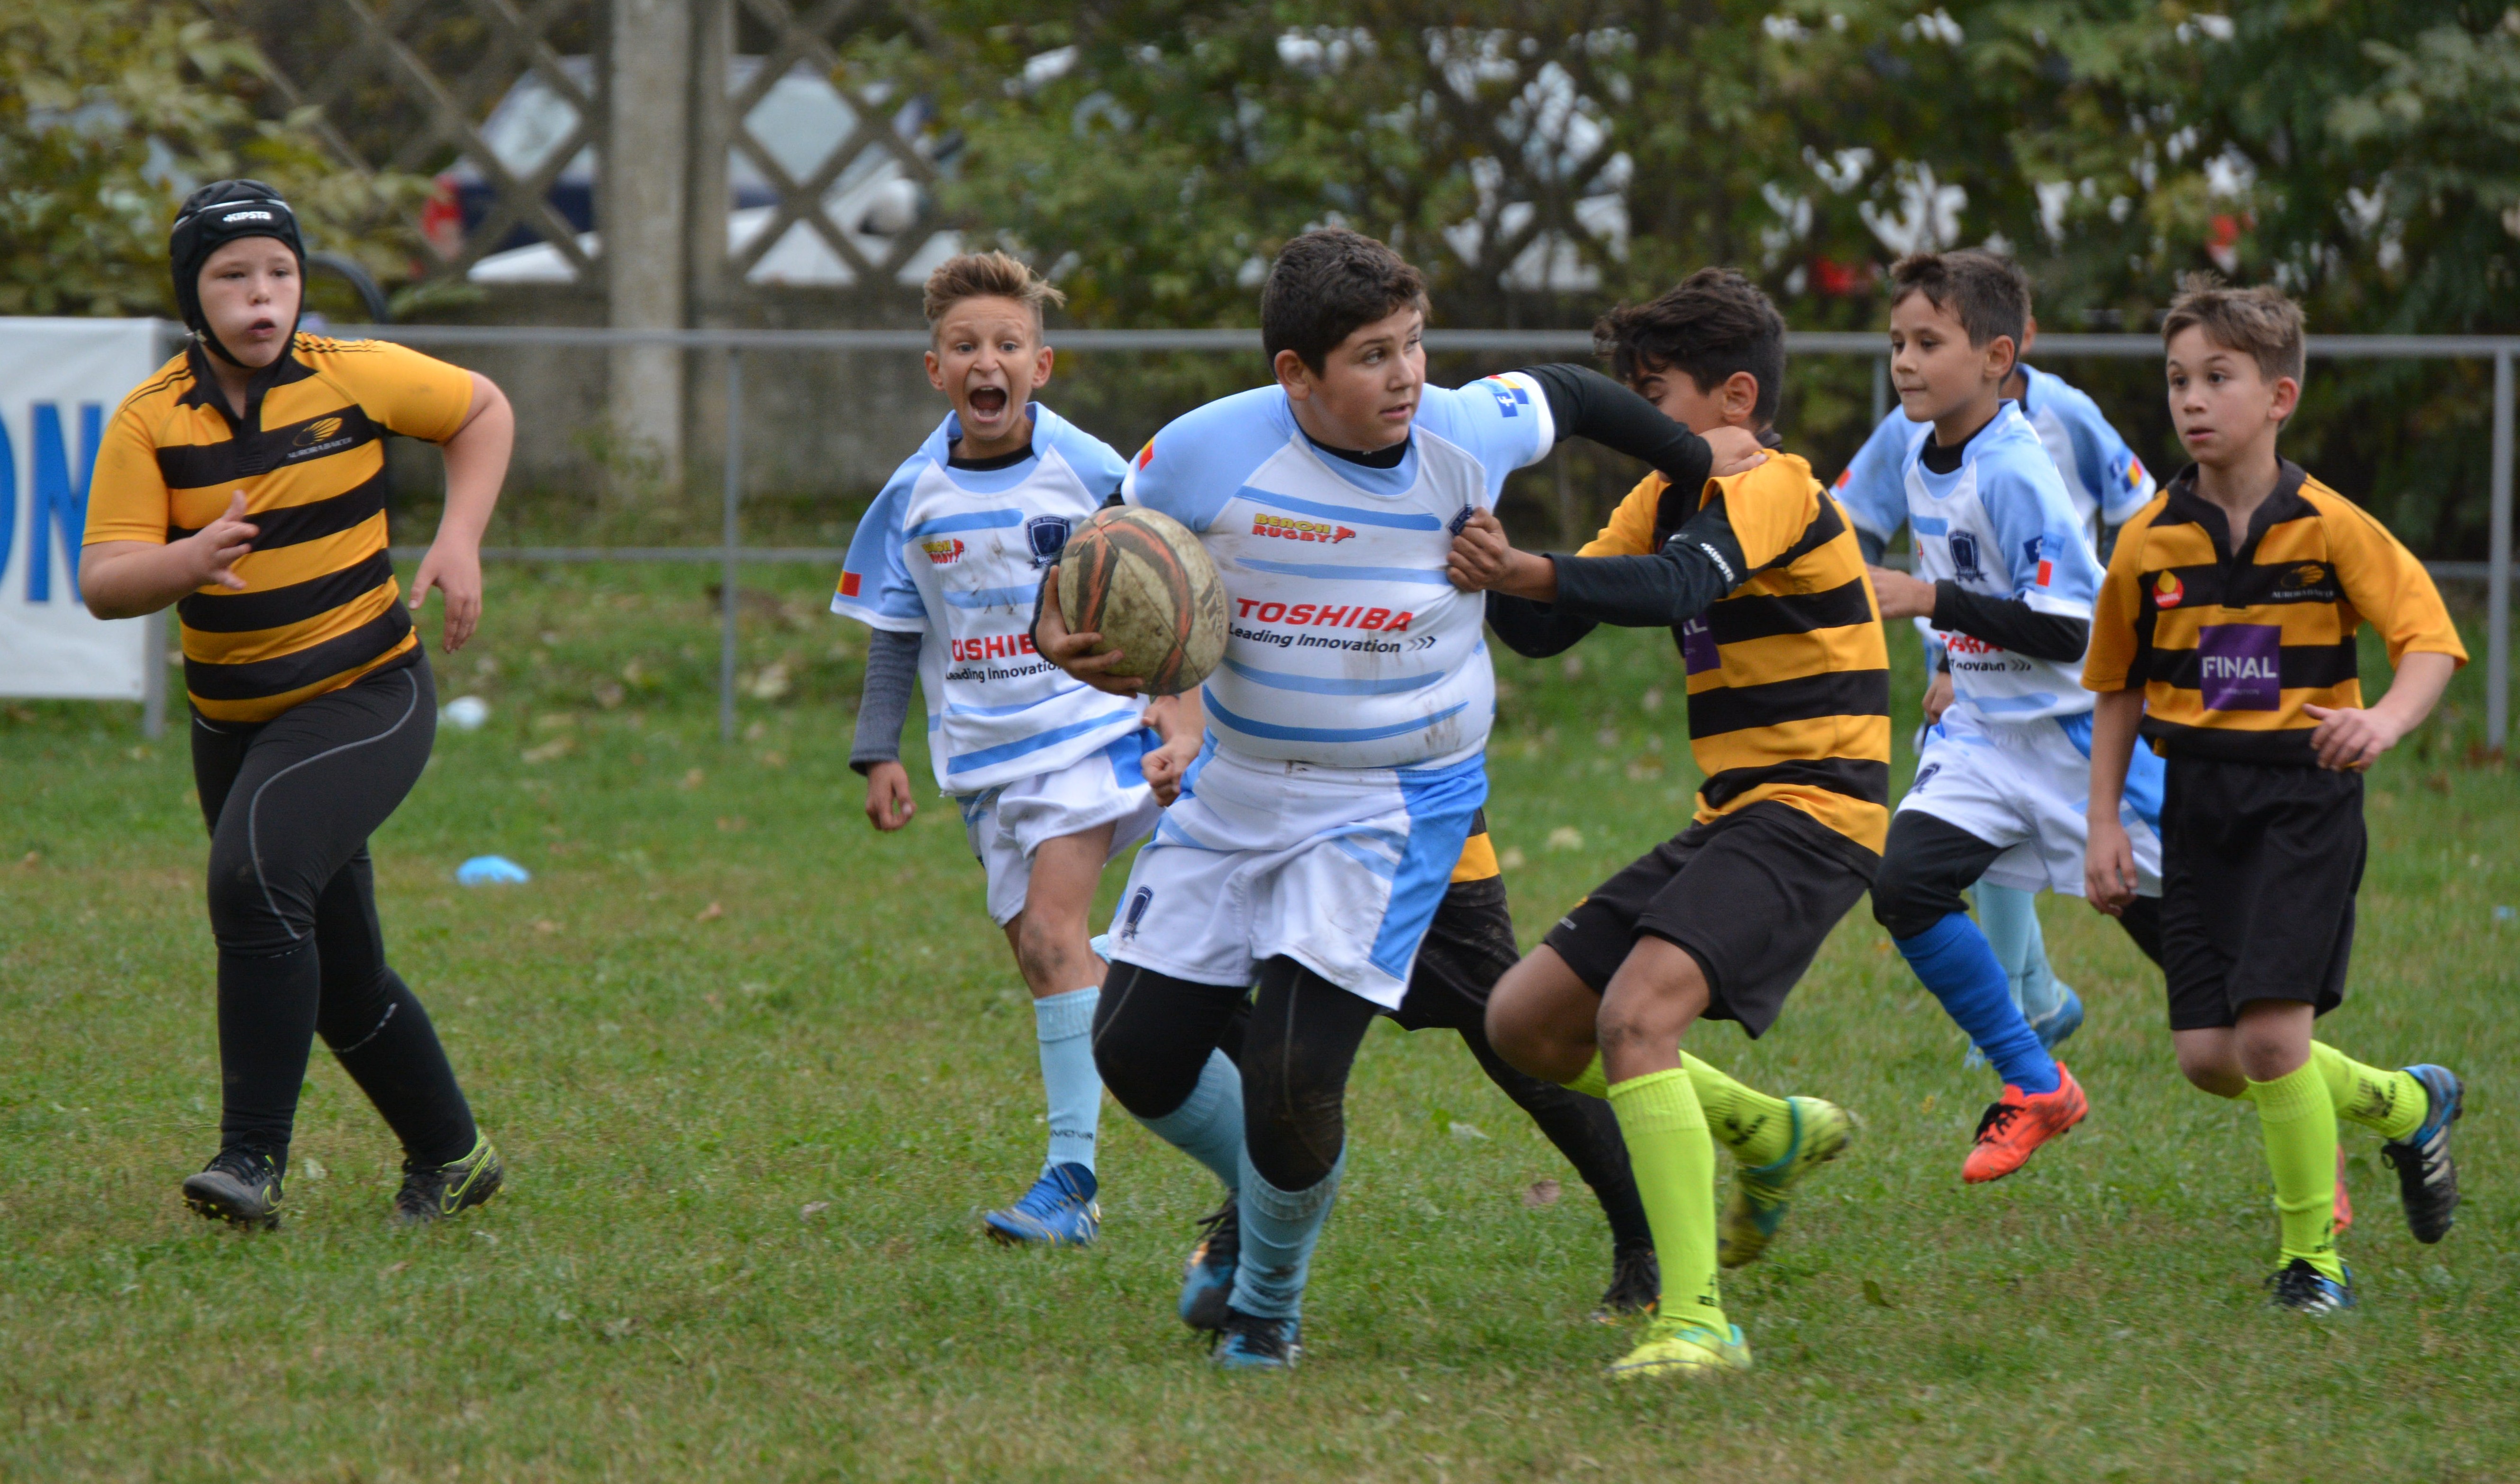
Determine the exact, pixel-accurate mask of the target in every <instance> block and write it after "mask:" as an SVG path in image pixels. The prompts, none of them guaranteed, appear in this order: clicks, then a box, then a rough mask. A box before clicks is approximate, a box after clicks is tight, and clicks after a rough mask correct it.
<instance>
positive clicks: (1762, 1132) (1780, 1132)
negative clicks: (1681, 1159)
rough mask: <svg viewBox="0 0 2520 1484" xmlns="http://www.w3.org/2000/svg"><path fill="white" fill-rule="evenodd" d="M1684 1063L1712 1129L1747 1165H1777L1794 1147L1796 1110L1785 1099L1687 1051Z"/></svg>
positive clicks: (1681, 1055) (1689, 1081)
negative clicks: (1737, 1078) (1768, 1092)
mask: <svg viewBox="0 0 2520 1484" xmlns="http://www.w3.org/2000/svg"><path fill="white" fill-rule="evenodd" d="M1680 1065H1681V1069H1682V1070H1683V1071H1686V1072H1688V1085H1689V1086H1690V1087H1693V1088H1695V1089H1696V1090H1697V1104H1698V1106H1700V1107H1702V1108H1704V1109H1705V1110H1706V1124H1707V1130H1708V1132H1710V1133H1712V1134H1713V1135H1714V1136H1715V1142H1716V1143H1718V1144H1720V1145H1722V1146H1724V1147H1726V1148H1728V1149H1731V1150H1732V1151H1733V1158H1735V1159H1738V1160H1739V1161H1741V1162H1742V1163H1743V1164H1749V1165H1760V1164H1774V1163H1776V1162H1777V1161H1778V1160H1779V1159H1782V1158H1784V1157H1785V1153H1786V1151H1787V1150H1789V1149H1791V1148H1792V1147H1794V1114H1793V1109H1791V1108H1789V1107H1787V1106H1785V1100H1784V1099H1782V1098H1771V1097H1769V1096H1768V1095H1767V1094H1765V1093H1763V1092H1760V1091H1759V1090H1758V1089H1757V1088H1754V1087H1748V1086H1745V1085H1744V1084H1742V1083H1739V1082H1735V1081H1733V1079H1732V1078H1731V1077H1728V1076H1726V1075H1725V1074H1724V1073H1722V1072H1720V1071H1717V1070H1716V1069H1715V1068H1714V1067H1712V1066H1709V1065H1707V1064H1706V1063H1705V1062H1703V1061H1700V1060H1698V1059H1697V1058H1696V1057H1692V1056H1690V1055H1689V1054H1688V1053H1687V1052H1682V1053H1681V1054H1680Z"/></svg>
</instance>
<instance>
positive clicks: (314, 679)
mask: <svg viewBox="0 0 2520 1484" xmlns="http://www.w3.org/2000/svg"><path fill="white" fill-rule="evenodd" d="M471 407H472V373H471V372H468V371H466V370H464V369H463V368H461V367H458V366H449V365H447V364H446V363H445V362H444V361H439V360H434V359H431V358H430V357H428V356H425V355H422V354H421V353H420V352H418V351H416V350H411V349H407V348H405V347H403V346H400V345H393V344H388V343H385V342H384V341H382V340H335V339H328V338H325V337H321V336H314V335H305V334H300V335H299V336H298V337H296V338H295V340H294V341H293V342H292V344H291V347H290V353H289V354H287V355H285V356H283V357H282V358H281V359H280V360H279V361H277V362H275V363H273V365H272V366H271V367H269V368H266V369H265V371H264V372H262V373H261V374H260V375H257V376H256V377H255V378H254V382H253V389H252V391H251V392H250V393H249V394H248V398H247V402H246V413H245V416H244V417H242V418H239V417H237V416H236V415H235V414H234V413H233V412H232V411H231V410H230V408H229V406H228V401H227V398H226V397H225V396H223V395H222V394H221V393H220V391H219V389H218V383H217V382H216V380H215V379H214V378H213V377H212V375H211V373H210V368H209V365H208V362H207V360H206V353H205V352H204V351H203V349H202V348H201V346H200V345H198V344H195V345H191V346H188V347H187V348H186V350H185V352H184V353H183V354H182V355H179V356H177V357H176V358H175V359H174V360H172V361H169V362H167V363H166V365H164V366H163V367H160V368H159V369H158V374H157V375H156V376H154V377H151V378H150V379H149V380H148V381H147V382H142V383H141V385H140V386H139V388H138V389H137V390H135V391H133V392H132V393H131V394H130V395H129V396H127V397H125V398H123V401H122V406H121V407H120V408H119V409H118V410H117V411H116V412H115V413H114V415H113V423H112V427H109V428H108V429H107V431H106V435H105V444H104V447H103V448H102V449H100V450H99V451H98V454H97V460H96V473H95V476H94V478H93V479H92V480H91V481H90V484H89V489H88V505H87V540H88V541H89V542H90V543H95V542H99V541H149V542H156V543H159V544H163V543H165V542H169V541H180V540H182V539H184V538H185V537H187V536H190V535H192V534H193V533H194V532H195V531H198V530H200V529H201V528H202V527H203V526H204V525H207V524H209V523H210V522H211V521H212V520H214V519H216V518H218V517H219V516H220V515H221V514H222V513H223V512H225V511H226V510H227V507H228V501H229V499H230V498H231V497H232V496H233V495H234V494H236V493H237V492H239V491H242V492H243V493H244V494H245V497H246V518H247V519H248V520H250V521H251V522H253V524H254V525H256V526H257V527H259V528H260V534H258V535H256V536H255V537H254V539H253V543H252V545H253V550H251V551H250V552H248V553H247V554H246V555H245V556H244V557H243V558H242V559H240V560H239V561H238V562H237V564H236V573H237V575H238V576H240V577H242V578H244V579H245V582H246V587H245V590H244V591H243V592H230V591H228V590H227V589H225V588H220V587H208V588H203V589H202V590H200V591H198V592H195V593H191V594H189V595H187V596H186V597H185V598H183V599H182V600H181V601H180V602H178V603H177V604H176V606H175V612H176V615H177V616H178V617H179V618H180V619H182V621H183V629H184V688H185V690H186V691H188V692H189V693H190V694H191V696H192V699H193V705H194V707H195V708H196V709H197V710H199V711H200V712H201V714H202V715H203V716H204V717H207V718H208V719H210V720H212V721H240V722H258V721H268V720H270V719H271V718H272V717H275V716H277V715H279V714H280V713H281V712H283V711H286V710H288V709H289V708H290V707H291V706H293V705H295V704H297V703H298V702H299V701H301V700H305V699H307V698H308V697H315V696H321V695H323V694H325V693H326V692H328V691H337V690H339V689H340V688H341V687H343V686H346V685H348V684H350V683H351V682H352V681H354V680H357V679H358V678H359V677H361V676H363V675H366V674H368V673H370V672H372V671H375V670H378V669H382V668H383V667H385V666H386V665H389V664H395V663H400V662H405V661H407V660H408V658H409V657H410V656H411V655H413V654H414V653H416V652H418V649H419V643H420V642H419V640H418V638H417V637H416V636H415V635H414V634H413V632H412V622H411V614H410V612H409V611H408V610H407V609H405V608H404V607H403V606H402V604H400V603H399V602H397V601H396V600H397V599H398V598H399V597H400V595H401V589H400V587H399V585H398V584H396V582H395V581H394V574H393V564H392V562H390V561H389V560H388V559H387V557H386V554H385V481H384V435H385V433H386V432H387V431H392V432H399V433H406V434H408V435H410V436H412V437H415V438H427V439H428V440H429V441H431V442H443V441H444V440H445V439H447V438H448V437H450V436H452V435H453V434H454V432H455V430H456V429H457V428H459V427H463V425H464V418H465V414H466V413H467V412H468V411H469V410H470V408H471Z"/></svg>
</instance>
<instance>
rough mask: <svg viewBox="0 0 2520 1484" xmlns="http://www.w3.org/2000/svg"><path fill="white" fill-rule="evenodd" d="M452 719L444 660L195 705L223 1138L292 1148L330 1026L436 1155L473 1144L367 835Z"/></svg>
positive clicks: (369, 1089)
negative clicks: (409, 979)
mask: <svg viewBox="0 0 2520 1484" xmlns="http://www.w3.org/2000/svg"><path fill="white" fill-rule="evenodd" d="M436 733H437V696H436V689H435V686H434V685H433V683H432V682H431V679H430V676H429V670H428V661H427V658H426V657H424V656H422V655H420V654H414V655H413V656H412V659H411V662H410V663H408V664H401V665H396V666H394V667H392V668H390V669H386V670H382V671H377V672H373V673H371V674H368V675H366V676H363V677H361V678H360V679H359V680H358V681H356V682H354V683H352V684H351V685H348V686H344V687H343V688H341V689H340V690H338V691H334V692H330V693H328V694H326V695H323V696H318V697H314V698H313V699H311V700H305V701H301V702H299V703H298V704H296V705H294V706H292V707H291V708H290V709H288V710H287V711H284V712H282V713H281V714H280V715H278V716H276V717H274V718H272V719H271V720H270V721H267V722H257V723H244V722H213V721H209V720H207V719H205V718H203V716H201V715H200V714H198V713H196V714H195V715H194V717H193V726H192V736H193V778H194V781H195V783H196V784H197V785H198V786H199V787H200V790H201V796H202V817H203V820H204V821H205V822H206V823H207V824H208V825H209V829H210V868H209V907H210V932H211V935H212V936H213V937H214V938H216V939H217V941H218V949H219V1011H218V1013H219V1072H220V1079H221V1099H222V1108H221V1113H220V1118H219V1140H220V1144H221V1146H222V1147H236V1146H240V1145H243V1146H248V1147H253V1148H257V1149H260V1150H262V1151H264V1152H266V1153H268V1154H270V1155H272V1156H273V1157H274V1158H275V1159H277V1160H282V1161H285V1160H286V1159H287V1157H288V1152H289V1140H290V1132H291V1129H292V1126H293V1124H294V1123H295V1121H296V1116H297V1093H298V1089H299V1087H300V1086H301V1085H302V1084H303V1083H304V1081H305V1078H306V1057H307V1053H308V1051H309V1050H310V1049H311V1047H312V1044H313V1041H314V1038H315V1036H317V1035H318V1034H321V1035H322V1036H323V1038H324V1044H325V1045H327V1046H329V1047H331V1048H332V1049H333V1055H334V1057H336V1058H337V1059H338V1060H339V1061H340V1063H341V1068H342V1070H344V1071H346V1072H348V1073H349V1074H350V1076H351V1078H352V1079H353V1080H354V1081H356V1082H357V1083H358V1084H359V1088H360V1090H361V1091H362V1092H364V1093H366V1094H367V1095H368V1099H369V1101H370V1102H374V1103H375V1104H376V1105H377V1111H378V1112H380V1113H382V1114H383V1115H384V1119H385V1122H386V1124H387V1125H388V1126H390V1127H391V1128H392V1129H393V1131H394V1134H395V1135H396V1137H398V1138H399V1139H400V1140H401V1141H402V1146H403V1151H404V1153H405V1154H406V1155H408V1156H409V1157H410V1158H412V1159H414V1160H416V1161H419V1162H422V1163H427V1164H447V1163H451V1162H452V1161H454V1160H458V1159H461V1158H463V1157H464V1156H465V1155H466V1154H468V1153H470V1152H472V1144H473V1141H474V1139H475V1137H476V1132H475V1130H474V1128H473V1124H472V1109H471V1108H469V1107H467V1106H466V1105H465V1102H464V1094H463V1091H462V1090H461V1089H460V1088H458V1087H457V1086H456V1084H455V1073H454V1070H453V1069H452V1068H451V1067H449V1066H448V1065H447V1062H446V1053H445V1050H444V1049H443V1048H442V1047H440V1046H439V1045H438V1042H437V1032H436V1030H435V1028H434V1027H432V1026H431V1025H430V1024H429V1023H428V1012H427V1011H425V1010H423V1009H421V1006H420V1001H419V1000H417V999H415V998H414V997H413V995H412V992H411V990H410V989H409V988H408V987H406V986H405V985H404V984H403V982H402V980H401V979H400V978H399V977H398V976H396V974H395V973H394V971H393V970H392V969H391V968H390V967H386V964H385V949H384V934H383V932H382V930H381V928H380V927H379V925H378V922H377V903H376V892H375V887H374V877H375V873H374V869H373V867H372V866H371V865H370V863H369V860H368V836H369V834H371V833H372V832H375V830H376V829H377V827H378V826H380V825H382V824H383V823H384V822H385V819H386V817H387V816H389V815H391V814H392V813H393V811H394V808H395V806H396V805H398V804H400V803H401V802H402V800H403V796H404V795H405V794H407V793H409V792H410V791H411V787H412V785H413V784H415V783H417V782H419V780H420V770H421V768H422V767H423V766H424V765H426V764H427V761H428V748H429V743H430V742H432V741H433V740H434V739H435V737H436Z"/></svg>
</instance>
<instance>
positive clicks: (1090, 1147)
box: [1032, 986, 1102, 1171]
mask: <svg viewBox="0 0 2520 1484" xmlns="http://www.w3.org/2000/svg"><path fill="white" fill-rule="evenodd" d="M1101 1002H1102V990H1101V989H1100V988H1099V987H1093V986H1089V987H1087V988H1085V989H1071V990H1069V991H1068V992H1067V993H1065V994H1063V995H1048V996H1045V997H1043V998H1041V999H1039V1000H1035V1001H1033V1002H1032V1016H1033V1024H1034V1028H1035V1029H1036V1030H1038V1031H1039V1033H1040V1035H1041V1085H1042V1088H1043V1089H1044V1090H1045V1091H1046V1092H1048V1093H1049V1095H1050V1157H1049V1158H1048V1159H1047V1160H1046V1161H1044V1162H1043V1164H1042V1168H1043V1170H1044V1171H1047V1170H1049V1169H1050V1168H1051V1167H1052V1166H1054V1165H1062V1164H1081V1165H1083V1166H1085V1167H1086V1168H1087V1169H1089V1170H1090V1169H1092V1168H1094V1135H1095V1131H1096V1129H1097V1128H1098V1127H1099V1126H1100V1125H1101V1123H1102V1074H1101V1073H1100V1072H1097V1071H1096V1070H1095V1069H1094V1007H1095V1006H1096V1005H1098V1004H1100V1003H1101Z"/></svg>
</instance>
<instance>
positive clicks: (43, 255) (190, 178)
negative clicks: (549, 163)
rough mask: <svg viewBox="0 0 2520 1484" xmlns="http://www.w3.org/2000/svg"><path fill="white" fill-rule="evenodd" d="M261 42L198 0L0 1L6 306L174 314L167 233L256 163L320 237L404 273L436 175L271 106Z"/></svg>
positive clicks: (0, 278)
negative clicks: (264, 102)
mask: <svg viewBox="0 0 2520 1484" xmlns="http://www.w3.org/2000/svg"><path fill="white" fill-rule="evenodd" d="M257 83H258V74H257V72H256V63H255V54H254V52H253V49H252V48H251V47H250V46H248V45H247V44H246V43H244V42H243V41H241V40H239V39H236V38H233V37H230V36H227V35H225V34H223V33H221V32H220V31H219V30H218V29H217V28H216V27H215V26H214V25H213V24H212V23H211V22H208V21H206V20H203V19H200V18H198V16H195V15H192V14H191V13H190V12H189V8H186V7H177V6H168V5H161V4H149V3H146V0H8V3H7V4H6V5H5V6H0V314H72V315H81V314H166V313H170V312H171V311H172V307H173V305H172V294H171V292H170V291H169V286H168V285H167V282H166V267H165V255H166V232H167V229H168V227H169V226H171V225H172V222H173V216H174V208H175V204H176V202H179V201H180V200H181V199H182V197H183V195H184V194H185V192H186V191H188V190H190V189H191V187H192V186H194V185H196V184H199V183H200V182H202V181H205V180H213V179H217V178H218V177H220V176H223V175H254V176H257V177H259V178H262V179H265V180H268V181H270V182H271V183H272V184H273V185H275V186H278V187H279V188H280V189H281V190H282V191H284V192H286V193H288V194H289V195H290V197H291V199H292V204H293V205H294V206H295V207H296V208H297V212H298V215H299V218H300V220H301V221H303V222H304V223H305V224H306V227H307V230H308V235H309V237H310V238H311V239H312V240H313V241H314V242H315V243H316V244H318V245H320V246H322V247H332V248H335V249H346V250H352V251H357V252H359V253H361V255H363V256H368V257H371V258H374V259H377V263H376V265H377V266H379V267H382V268H384V269H386V270H387V271H388V272H396V273H398V272H399V271H400V269H401V267H402V265H403V264H405V263H407V262H408V260H409V254H408V252H407V251H406V250H403V249H402V248H401V247H400V244H401V242H402V240H403V238H402V227H401V225H400V224H401V222H402V221H404V220H406V219H407V218H408V215H409V210H408V208H410V207H412V206H415V205H416V204H417V202H418V200H419V195H420V193H421V192H423V191H425V189H426V183H425V182H420V181H416V180H411V179H407V178H404V177H396V176H369V175H364V174H361V173H358V172H353V171H348V170H344V169H341V168H339V167H338V166H337V165H336V164H334V163H333V162H332V161H330V160H329V159H327V158H326V157H324V156H323V155H322V154H321V153H320V152H319V151H318V149H317V147H316V143H315V132H314V119H313V116H312V112H311V111H306V112H299V113H295V114H292V115H291V116H289V117H287V118H284V119H281V120H278V121H273V120H268V119H262V118H258V117H257V116H256V115H255V113H254V112H253V111H252V109H251V108H250V107H249V106H248V95H249V94H250V92H251V91H252V90H253V89H254V88H255V86H256V85H257Z"/></svg>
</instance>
